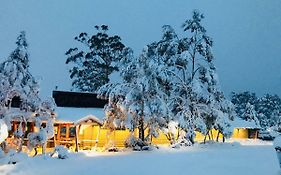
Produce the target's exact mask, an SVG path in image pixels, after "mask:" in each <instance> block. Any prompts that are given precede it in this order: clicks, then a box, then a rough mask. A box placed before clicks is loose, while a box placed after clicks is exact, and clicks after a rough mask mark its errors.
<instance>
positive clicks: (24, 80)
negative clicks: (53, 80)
mask: <svg viewBox="0 0 281 175" xmlns="http://www.w3.org/2000/svg"><path fill="white" fill-rule="evenodd" d="M16 44H17V47H16V49H15V50H14V51H13V52H12V53H11V54H10V56H9V57H8V58H7V59H6V60H5V61H4V62H2V63H1V64H0V77H1V82H0V118H1V120H2V121H4V122H5V125H7V127H6V128H7V129H8V130H11V129H12V128H11V121H13V120H17V121H19V125H18V128H17V130H16V131H15V133H14V136H15V138H17V139H19V145H18V151H21V147H22V144H23V137H24V134H25V133H24V132H25V130H26V128H25V127H26V126H27V121H31V122H33V121H35V120H39V119H40V121H41V118H42V117H43V116H44V115H45V119H43V120H46V121H47V120H48V119H49V118H53V117H55V115H54V108H52V109H51V108H47V105H44V104H45V103H47V102H42V100H41V99H40V97H39V84H38V82H37V81H36V79H35V78H34V77H33V76H32V74H31V73H30V71H29V53H28V51H27V48H28V44H27V42H26V38H25V32H21V33H20V35H19V36H18V38H17V42H16ZM15 98H18V99H20V106H19V110H13V109H12V101H13V100H14V99H15ZM43 111H44V112H43ZM47 123H49V122H47ZM1 125H2V124H1ZM2 127H4V126H1V128H2ZM4 128H5V127H4ZM1 139H3V138H1Z"/></svg>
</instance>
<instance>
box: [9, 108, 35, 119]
mask: <svg viewBox="0 0 281 175" xmlns="http://www.w3.org/2000/svg"><path fill="white" fill-rule="evenodd" d="M34 115H35V113H34V112H25V111H22V110H20V109H19V108H11V109H9V110H8V111H7V113H6V116H8V117H10V118H11V119H13V120H17V119H18V120H21V117H24V118H26V119H27V121H30V119H31V118H32V117H33V116H34Z"/></svg>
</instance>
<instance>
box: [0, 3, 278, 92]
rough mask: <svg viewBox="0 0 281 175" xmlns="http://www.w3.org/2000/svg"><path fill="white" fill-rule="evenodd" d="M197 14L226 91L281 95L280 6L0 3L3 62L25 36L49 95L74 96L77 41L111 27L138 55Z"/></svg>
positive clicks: (32, 61) (34, 67)
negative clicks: (164, 30) (71, 60)
mask: <svg viewBox="0 0 281 175" xmlns="http://www.w3.org/2000/svg"><path fill="white" fill-rule="evenodd" d="M193 9H198V10H200V11H201V12H203V13H204V14H205V17H206V18H205V20H204V25H205V27H206V29H207V33H208V35H209V36H211V37H212V38H213V39H214V42H215V43H214V47H213V52H214V55H215V59H216V61H215V62H216V67H217V69H218V74H219V78H220V82H221V87H222V89H223V91H224V92H225V93H226V95H227V96H228V95H229V94H230V92H231V91H245V90H250V91H253V92H256V93H257V94H258V95H262V94H264V93H271V94H274V93H275V94H278V95H280V96H281V10H280V9H281V1H280V0H247V1H245V0H228V1H223V0H212V1H210V0H202V1H198V0H174V1H172V0H139V1H136V0H120V1H116V0H103V1H98V0H80V1H77V0H59V1H58V0H48V1H43V0H24V1H23V0H13V1H10V0H9V1H2V2H0V61H3V59H5V58H7V57H8V56H9V54H10V52H11V51H12V50H13V49H15V47H16V45H15V41H16V37H17V35H18V34H19V32H20V31H21V30H25V31H26V32H27V40H28V43H29V52H30V68H31V72H32V73H33V75H35V76H36V77H37V78H39V79H40V80H41V83H40V84H41V92H42V95H43V96H51V91H52V90H53V89H54V88H55V86H58V87H59V89H60V90H69V89H70V87H71V80H70V78H69V74H68V69H67V66H66V65H65V60H66V56H65V55H64V53H65V51H66V50H68V49H69V48H70V47H74V46H78V43H77V42H75V41H74V39H73V38H74V37H75V36H76V35H78V34H79V33H80V32H88V33H90V34H92V31H94V26H95V25H100V24H107V25H109V27H110V32H109V33H110V34H118V35H120V36H121V37H122V39H123V42H124V43H125V44H126V45H127V46H129V47H132V48H133V49H134V52H135V54H136V55H137V54H139V53H140V51H141V50H142V48H143V47H144V46H145V45H146V44H149V43H151V42H152V41H157V40H159V39H160V36H161V26H162V25H164V24H170V25H172V26H173V27H174V28H175V29H176V31H177V33H178V34H179V35H180V36H182V35H184V33H183V32H182V29H181V28H180V26H181V24H182V23H183V22H184V21H185V20H186V19H187V18H190V16H191V12H192V10H193Z"/></svg>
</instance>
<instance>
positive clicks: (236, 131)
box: [231, 117, 261, 139]
mask: <svg viewBox="0 0 281 175" xmlns="http://www.w3.org/2000/svg"><path fill="white" fill-rule="evenodd" d="M231 127H232V128H233V133H232V138H236V139H257V138H258V134H259V130H260V129H261V128H260V126H259V125H257V124H256V123H255V121H246V120H242V119H241V118H238V117H237V118H235V120H234V121H232V122H231Z"/></svg>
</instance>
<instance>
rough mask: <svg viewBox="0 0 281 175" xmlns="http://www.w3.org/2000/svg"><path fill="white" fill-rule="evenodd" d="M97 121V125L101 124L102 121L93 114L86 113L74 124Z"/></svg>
mask: <svg viewBox="0 0 281 175" xmlns="http://www.w3.org/2000/svg"><path fill="white" fill-rule="evenodd" d="M93 122H95V123H97V124H99V125H103V122H102V121H101V120H100V119H98V118H97V117H95V116H93V115H88V116H86V117H83V118H81V119H80V120H77V121H76V122H75V123H74V124H75V125H81V124H85V123H93Z"/></svg>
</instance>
